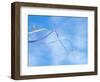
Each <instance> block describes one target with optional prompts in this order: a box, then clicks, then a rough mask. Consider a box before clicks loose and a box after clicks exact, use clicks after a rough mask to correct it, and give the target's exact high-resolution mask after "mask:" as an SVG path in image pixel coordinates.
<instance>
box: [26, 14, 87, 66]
mask: <svg viewBox="0 0 100 82" xmlns="http://www.w3.org/2000/svg"><path fill="white" fill-rule="evenodd" d="M28 56H29V57H28V65H29V66H51V65H78V64H87V63H88V18H87V17H71V16H46V15H44V16H43V15H29V16H28Z"/></svg>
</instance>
